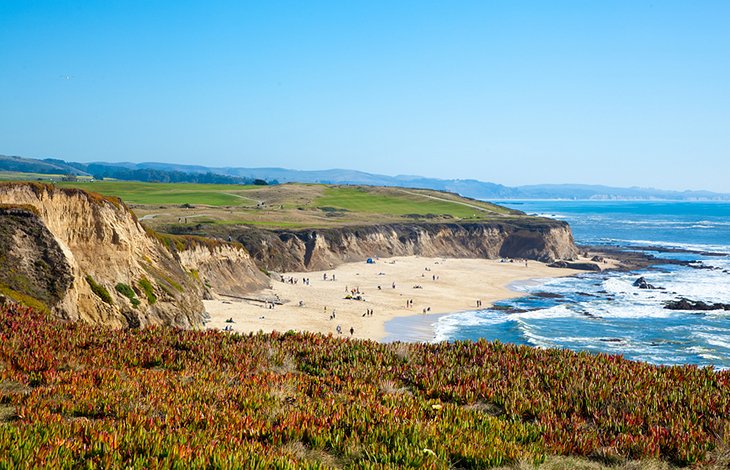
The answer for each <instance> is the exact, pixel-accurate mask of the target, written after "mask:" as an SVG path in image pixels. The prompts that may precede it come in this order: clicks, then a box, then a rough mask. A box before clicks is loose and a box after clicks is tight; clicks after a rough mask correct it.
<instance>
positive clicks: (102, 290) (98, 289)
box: [86, 274, 114, 305]
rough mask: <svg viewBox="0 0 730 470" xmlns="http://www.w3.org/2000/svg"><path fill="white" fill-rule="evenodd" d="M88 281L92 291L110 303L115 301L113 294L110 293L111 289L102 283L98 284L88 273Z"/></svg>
mask: <svg viewBox="0 0 730 470" xmlns="http://www.w3.org/2000/svg"><path fill="white" fill-rule="evenodd" d="M86 282H87V283H89V287H91V291H92V292H93V293H94V294H96V295H97V297H99V298H100V299H101V300H103V301H104V302H106V303H108V304H109V305H111V304H113V303H114V300H112V296H111V295H110V294H109V291H108V290H106V287H104V286H102V285H101V284H97V282H96V281H95V280H94V278H93V277H91V275H90V274H87V275H86Z"/></svg>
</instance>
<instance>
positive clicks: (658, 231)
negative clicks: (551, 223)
mask: <svg viewBox="0 0 730 470" xmlns="http://www.w3.org/2000/svg"><path fill="white" fill-rule="evenodd" d="M495 202H497V203H499V204H502V205H505V206H507V207H511V208H514V209H518V210H521V211H524V212H526V213H528V214H538V215H542V216H547V217H552V218H555V219H560V220H565V221H567V222H568V223H569V224H570V226H571V227H572V230H573V235H574V237H575V240H576V243H578V244H587V245H611V246H619V247H622V248H625V249H627V250H641V251H646V252H648V253H651V254H654V255H656V256H657V257H662V258H665V259H667V258H671V259H678V260H685V261H694V260H696V261H701V263H702V265H704V266H705V267H706V268H710V269H696V268H693V267H689V266H683V265H672V264H664V265H662V264H660V263H658V264H657V265H655V266H652V267H650V268H648V269H644V270H641V271H633V272H606V273H586V274H581V275H578V276H576V277H570V278H560V279H550V280H535V281H530V282H524V283H519V284H515V285H513V286H512V288H513V289H515V290H518V291H520V292H522V293H524V296H522V297H519V298H515V299H510V300H506V301H502V302H498V303H497V304H496V306H497V308H496V309H495V308H487V309H482V310H475V311H469V312H461V313H456V314H451V315H445V316H440V317H438V319H437V320H436V322H435V323H434V325H433V328H434V332H435V338H434V341H444V340H447V341H452V340H461V339H471V340H476V339H478V338H486V339H489V340H499V341H502V342H505V343H516V344H526V345H530V346H537V347H545V348H553V347H556V348H567V349H572V350H575V351H590V352H603V353H609V354H622V355H623V356H624V357H626V358H628V359H634V360H640V361H646V362H650V363H654V364H666V365H674V364H695V365H699V366H712V367H715V368H717V369H726V368H730V311H724V310H716V311H707V312H696V311H674V310H667V309H665V308H664V303H665V302H666V301H668V300H673V299H677V298H679V297H685V298H688V299H691V300H701V301H704V302H722V303H730V256H728V255H730V202H666V201H662V202H654V201H642V202H636V201H495ZM645 247H654V248H656V247H662V248H673V249H679V250H687V251H677V252H671V253H666V252H657V251H652V250H647V249H646V248H645ZM689 251H694V252H695V253H692V252H689ZM696 252H703V254H698V253H696ZM712 268H714V269H712ZM641 276H643V277H645V278H646V280H647V281H648V282H649V283H651V284H653V285H655V286H658V287H663V288H664V290H643V289H639V288H637V287H634V286H633V283H634V281H636V279H637V278H639V277H641ZM510 312H513V313H510Z"/></svg>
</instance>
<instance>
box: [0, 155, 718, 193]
mask: <svg viewBox="0 0 730 470" xmlns="http://www.w3.org/2000/svg"><path fill="white" fill-rule="evenodd" d="M18 161H22V162H23V165H24V166H21V167H19V166H18ZM38 162H40V163H38ZM52 162H55V164H58V165H61V166H62V167H63V168H70V170H68V171H66V172H61V174H64V173H68V172H71V173H72V174H74V173H73V172H74V171H82V172H85V173H86V174H95V175H96V176H97V179H100V177H114V178H117V179H124V180H136V181H165V182H194V183H236V184H241V183H243V184H246V183H252V182H253V181H255V180H259V182H269V183H315V184H331V185H369V186H393V187H402V188H421V189H433V190H437V191H447V192H452V193H457V194H460V195H462V196H465V197H470V198H475V199H491V200H495V199H637V200H642V199H659V200H723V201H727V200H730V194H728V193H714V192H711V191H669V190H662V189H654V188H636V187H633V188H619V187H611V186H600V185H580V184H542V185H527V186H516V187H509V186H504V185H501V184H497V183H490V182H484V181H478V180H475V179H440V178H428V177H423V176H415V175H399V176H387V175H380V174H374V173H366V172H362V171H356V170H346V169H331V170H314V171H306V170H290V169H285V168H245V167H207V166H203V165H184V164H177V163H160V162H143V163H130V162H121V163H108V162H96V163H73V162H63V161H62V160H51V159H47V160H42V161H41V160H34V159H29V158H21V157H0V171H26V172H35V173H59V170H60V168H56V169H55V171H52V169H53V168H52V167H48V165H47V164H50V163H52ZM39 165H42V166H43V168H47V170H44V171H34V170H33V168H36V169H37V168H38V166H39ZM18 168H26V169H25V170H21V169H18ZM195 175H197V176H195ZM211 175H218V176H219V177H228V178H238V179H234V180H218V181H216V180H214V179H213V176H211ZM204 177H205V178H207V179H204ZM21 178H22V177H21Z"/></svg>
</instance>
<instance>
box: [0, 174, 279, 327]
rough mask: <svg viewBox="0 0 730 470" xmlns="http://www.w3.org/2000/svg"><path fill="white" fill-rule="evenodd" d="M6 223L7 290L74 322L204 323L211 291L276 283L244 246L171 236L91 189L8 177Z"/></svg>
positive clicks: (0, 284)
mask: <svg viewBox="0 0 730 470" xmlns="http://www.w3.org/2000/svg"><path fill="white" fill-rule="evenodd" d="M0 227H1V228H0V271H1V272H2V274H0V293H2V294H4V295H5V296H8V297H11V298H13V299H15V300H18V301H21V302H23V303H27V304H29V305H33V304H35V305H33V306H36V307H40V308H41V309H43V310H47V311H51V312H53V313H55V314H56V315H58V316H59V317H61V318H65V319H69V320H83V321H87V322H91V323H100V324H106V325H110V326H113V327H140V326H148V325H162V324H164V325H171V326H176V327H182V328H191V327H200V326H202V324H203V319H204V317H205V312H204V307H203V304H202V298H203V296H204V295H206V292H207V294H208V295H211V294H212V293H214V292H216V291H217V290H218V289H220V290H221V291H222V292H223V293H229V294H233V293H245V292H248V291H249V290H256V289H258V288H260V287H263V286H265V285H266V283H267V279H266V278H265V276H264V275H263V274H262V273H260V272H259V271H258V269H257V268H256V267H255V266H254V264H253V262H252V261H251V259H250V257H249V256H248V253H246V252H245V250H244V249H243V248H242V247H240V246H233V245H228V244H223V243H215V242H205V243H203V242H198V241H195V240H186V239H181V240H174V241H172V242H171V240H170V239H161V238H160V237H159V236H157V234H153V233H147V232H146V231H145V229H144V228H143V227H142V226H141V225H140V224H139V222H138V221H137V219H136V218H135V217H134V215H133V214H132V213H131V212H130V211H129V210H128V209H127V207H126V206H125V205H124V204H123V203H122V202H121V201H120V200H119V199H116V198H108V197H103V196H100V195H98V194H94V193H87V192H85V191H81V190H76V189H66V188H58V187H55V186H52V185H46V184H36V183H2V184H0ZM181 238H182V237H181ZM166 242H170V243H172V245H170V243H168V246H166ZM171 248H172V249H171Z"/></svg>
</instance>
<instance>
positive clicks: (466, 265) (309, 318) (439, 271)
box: [204, 256, 584, 342]
mask: <svg viewBox="0 0 730 470" xmlns="http://www.w3.org/2000/svg"><path fill="white" fill-rule="evenodd" d="M373 261H374V262H373V263H372V264H370V263H366V262H364V261H363V262H353V263H345V264H342V265H339V266H337V267H336V268H333V269H330V270H327V271H313V272H295V273H285V274H282V275H275V277H276V278H277V279H279V280H274V279H272V286H271V288H267V289H263V290H260V291H258V292H255V293H253V294H251V295H250V296H248V297H247V298H246V299H238V298H232V297H225V296H218V298H217V299H215V300H205V301H204V304H205V308H206V311H207V313H208V316H209V318H208V321H207V322H206V325H205V328H206V329H210V328H214V329H219V330H228V331H235V332H239V333H251V332H254V333H255V332H258V331H263V332H267V333H268V332H271V331H279V332H286V331H288V330H295V331H309V332H318V333H323V334H332V335H335V336H343V337H353V338H359V339H370V340H374V341H379V342H386V341H387V342H391V341H398V340H403V339H404V338H406V337H414V338H423V336H424V335H423V333H421V334H420V336H419V335H415V336H414V333H413V332H412V331H406V329H409V330H411V329H414V328H421V330H423V325H422V323H423V320H421V318H422V317H423V314H430V315H429V317H430V316H432V315H435V314H439V315H446V314H453V313H458V312H463V311H469V310H475V309H478V308H488V307H489V306H491V305H492V304H493V303H494V302H497V301H500V300H504V299H508V298H514V297H518V296H520V295H522V293H521V292H517V291H514V290H511V289H510V285H511V284H513V283H515V282H524V281H528V280H533V279H548V278H557V277H566V276H573V275H576V274H580V273H582V272H584V271H579V270H575V269H567V268H551V267H548V266H547V265H546V264H545V263H540V262H537V261H532V260H530V261H527V262H526V264H525V261H524V260H523V261H516V260H512V261H507V262H504V261H502V260H492V259H474V258H426V257H420V256H400V257H393V258H387V259H386V258H383V259H375V260H373ZM333 278H334V280H333ZM305 280H308V282H307V281H305ZM393 286H395V287H393ZM348 296H349V297H352V298H347V297H348ZM477 300H479V301H481V305H480V306H478V305H477ZM409 301H412V302H409ZM333 315H334V318H333ZM407 317H415V318H411V319H410V320H408V321H406V320H400V319H402V318H407ZM417 319H418V320H417ZM394 320H398V321H395V323H390V322H393V321H394ZM389 323H390V326H388V325H389ZM419 324H421V326H420V327H419V326H418V325H419ZM338 326H339V327H340V328H339V329H340V331H341V333H338V328H337V327H338ZM399 327H400V328H401V329H402V330H403V331H401V332H400V333H399V332H397V331H393V329H394V328H399ZM351 328H352V333H351V332H350V329H351Z"/></svg>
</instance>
